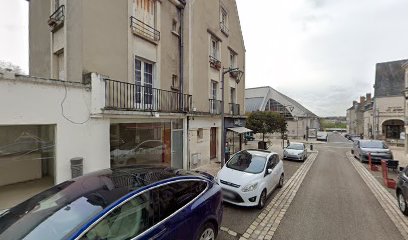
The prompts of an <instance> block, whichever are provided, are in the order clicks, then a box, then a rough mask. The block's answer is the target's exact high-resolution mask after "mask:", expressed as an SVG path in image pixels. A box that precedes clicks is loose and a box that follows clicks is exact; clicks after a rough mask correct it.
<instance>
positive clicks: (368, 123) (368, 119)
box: [363, 109, 374, 139]
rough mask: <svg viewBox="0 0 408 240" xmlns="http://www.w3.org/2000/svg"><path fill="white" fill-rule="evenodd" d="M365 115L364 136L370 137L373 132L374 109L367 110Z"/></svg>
mask: <svg viewBox="0 0 408 240" xmlns="http://www.w3.org/2000/svg"><path fill="white" fill-rule="evenodd" d="M363 115H364V138H365V139H370V138H371V137H372V134H373V130H374V128H373V110H372V109H371V110H367V111H365V112H364V113H363Z"/></svg>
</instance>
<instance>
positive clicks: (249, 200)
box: [216, 150, 284, 208]
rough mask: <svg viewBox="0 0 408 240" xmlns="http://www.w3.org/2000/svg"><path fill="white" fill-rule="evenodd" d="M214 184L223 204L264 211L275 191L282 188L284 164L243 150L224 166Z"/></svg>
mask: <svg viewBox="0 0 408 240" xmlns="http://www.w3.org/2000/svg"><path fill="white" fill-rule="evenodd" d="M216 181H217V183H218V184H219V185H220V186H221V188H222V191H223V198H224V201H225V202H229V203H232V204H235V205H239V206H257V207H258V208H263V207H264V206H265V203H266V199H267V197H268V196H269V195H270V194H271V193H272V192H273V191H274V190H275V188H276V187H282V186H283V182H284V171H283V163H282V161H281V160H280V159H279V155H278V154H277V153H274V152H268V151H263V150H243V151H240V152H238V153H236V154H234V155H233V156H232V157H231V159H230V160H229V161H228V162H227V163H226V164H225V165H224V167H223V168H222V169H221V170H220V171H219V172H218V174H217V177H216Z"/></svg>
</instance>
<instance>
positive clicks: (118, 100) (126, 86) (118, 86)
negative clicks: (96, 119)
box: [104, 79, 192, 113]
mask: <svg viewBox="0 0 408 240" xmlns="http://www.w3.org/2000/svg"><path fill="white" fill-rule="evenodd" d="M191 99H192V98H191V95H188V94H181V93H178V92H173V91H167V90H162V89H157V88H153V87H148V86H141V85H136V84H132V83H126V82H120V81H116V80H111V79H105V107H104V109H105V110H121V111H146V112H168V113H187V112H190V111H191V105H192V100H191Z"/></svg>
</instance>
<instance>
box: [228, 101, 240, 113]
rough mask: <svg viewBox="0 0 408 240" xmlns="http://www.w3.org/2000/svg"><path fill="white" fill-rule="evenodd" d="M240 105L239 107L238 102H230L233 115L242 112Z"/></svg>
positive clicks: (230, 111)
mask: <svg viewBox="0 0 408 240" xmlns="http://www.w3.org/2000/svg"><path fill="white" fill-rule="evenodd" d="M239 108H240V107H239V104H237V103H230V104H229V113H230V114H231V115H239V114H240V112H239V110H240V109H239Z"/></svg>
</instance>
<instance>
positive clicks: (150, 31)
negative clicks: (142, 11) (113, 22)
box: [130, 17, 160, 41]
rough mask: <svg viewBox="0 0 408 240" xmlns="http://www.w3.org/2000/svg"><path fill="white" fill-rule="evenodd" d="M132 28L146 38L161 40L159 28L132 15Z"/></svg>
mask: <svg viewBox="0 0 408 240" xmlns="http://www.w3.org/2000/svg"><path fill="white" fill-rule="evenodd" d="M130 28H131V29H132V32H133V33H135V34H138V35H140V36H142V37H144V38H147V39H149V40H152V41H159V40H160V32H159V31H158V30H156V29H155V28H154V27H152V26H149V25H147V24H146V23H144V22H142V21H140V20H138V19H136V18H135V17H130Z"/></svg>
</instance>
